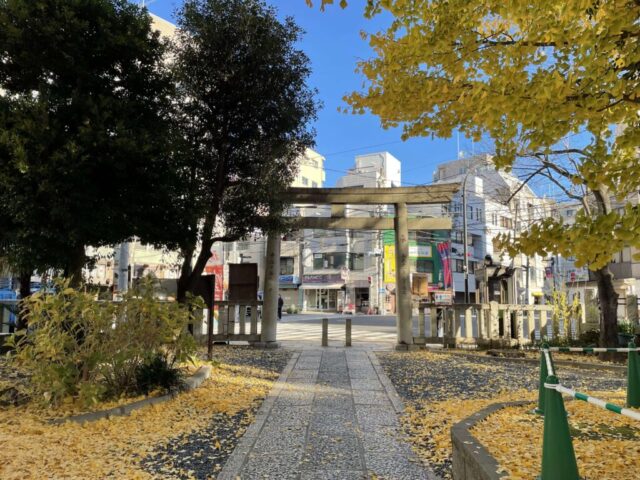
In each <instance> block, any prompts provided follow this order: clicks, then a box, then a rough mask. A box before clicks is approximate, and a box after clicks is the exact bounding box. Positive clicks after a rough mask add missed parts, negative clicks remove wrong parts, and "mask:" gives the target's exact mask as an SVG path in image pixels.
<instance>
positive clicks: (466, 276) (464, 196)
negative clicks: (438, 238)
mask: <svg viewBox="0 0 640 480" xmlns="http://www.w3.org/2000/svg"><path fill="white" fill-rule="evenodd" d="M470 173H471V170H469V169H467V174H466V175H465V176H464V180H463V181H462V252H463V255H464V263H463V267H462V269H463V270H464V303H469V254H468V251H467V178H469V174H470Z"/></svg>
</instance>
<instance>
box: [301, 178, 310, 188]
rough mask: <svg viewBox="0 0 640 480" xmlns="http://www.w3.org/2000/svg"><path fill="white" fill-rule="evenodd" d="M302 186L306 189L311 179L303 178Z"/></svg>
mask: <svg viewBox="0 0 640 480" xmlns="http://www.w3.org/2000/svg"><path fill="white" fill-rule="evenodd" d="M302 185H304V186H305V187H306V186H308V185H309V179H308V178H307V177H302Z"/></svg>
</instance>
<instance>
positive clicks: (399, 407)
mask: <svg viewBox="0 0 640 480" xmlns="http://www.w3.org/2000/svg"><path fill="white" fill-rule="evenodd" d="M367 356H368V357H369V360H370V361H371V364H372V365H373V368H374V369H375V371H376V374H377V375H378V379H379V380H380V383H382V386H383V387H384V390H385V392H386V393H387V396H388V397H389V400H391V404H392V405H393V409H394V410H395V411H396V414H397V415H402V414H403V413H404V402H403V401H402V398H400V395H398V392H397V391H396V388H395V387H394V386H393V383H391V380H389V377H387V374H386V373H384V370H383V369H382V365H380V361H379V360H378V357H377V356H376V354H375V352H373V351H368V352H367Z"/></svg>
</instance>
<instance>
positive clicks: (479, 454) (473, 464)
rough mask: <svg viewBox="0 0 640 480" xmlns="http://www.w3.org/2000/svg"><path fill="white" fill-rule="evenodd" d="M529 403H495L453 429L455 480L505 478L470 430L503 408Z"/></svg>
mask: <svg viewBox="0 0 640 480" xmlns="http://www.w3.org/2000/svg"><path fill="white" fill-rule="evenodd" d="M527 403H531V402H526V401H523V402H506V403H494V404H492V405H489V406H488V407H486V408H484V409H482V410H480V411H479V412H477V413H474V414H473V415H471V416H470V417H467V418H465V419H464V420H462V421H461V422H458V423H456V424H455V425H454V426H453V427H451V444H452V447H453V458H452V461H453V479H454V480H499V479H501V478H504V474H500V473H498V470H499V465H498V462H497V461H496V459H495V458H493V457H492V456H491V455H490V454H489V452H488V451H487V449H486V448H484V447H483V446H482V444H481V443H480V442H479V441H478V440H477V439H476V438H475V437H474V436H473V435H471V433H469V430H470V429H471V428H472V427H473V426H474V425H475V424H476V423H478V422H479V421H481V420H484V419H485V418H487V417H488V416H489V415H491V414H492V413H494V412H496V411H498V410H500V409H502V408H505V407H513V406H518V405H525V404H527Z"/></svg>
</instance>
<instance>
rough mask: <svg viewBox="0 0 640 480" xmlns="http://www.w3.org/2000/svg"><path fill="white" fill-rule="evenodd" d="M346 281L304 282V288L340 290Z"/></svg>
mask: <svg viewBox="0 0 640 480" xmlns="http://www.w3.org/2000/svg"><path fill="white" fill-rule="evenodd" d="M343 285H344V283H303V284H302V285H300V288H301V289H303V290H340V289H341V288H342V286H343Z"/></svg>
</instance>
